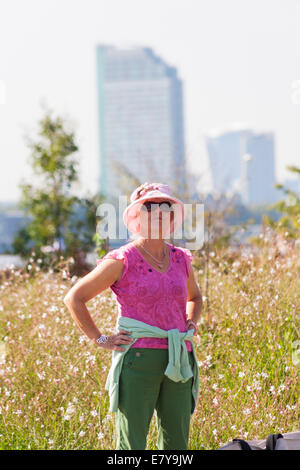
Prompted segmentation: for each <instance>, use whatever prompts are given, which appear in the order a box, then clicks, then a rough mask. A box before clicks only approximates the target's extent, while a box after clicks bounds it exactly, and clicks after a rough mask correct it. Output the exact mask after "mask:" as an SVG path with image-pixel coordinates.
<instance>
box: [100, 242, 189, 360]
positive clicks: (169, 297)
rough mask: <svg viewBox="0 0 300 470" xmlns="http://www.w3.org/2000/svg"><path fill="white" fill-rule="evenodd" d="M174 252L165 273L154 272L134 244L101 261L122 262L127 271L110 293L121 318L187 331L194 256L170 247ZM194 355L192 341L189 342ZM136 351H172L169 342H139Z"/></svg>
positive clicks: (141, 340)
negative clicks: (142, 349) (147, 349)
mask: <svg viewBox="0 0 300 470" xmlns="http://www.w3.org/2000/svg"><path fill="white" fill-rule="evenodd" d="M166 244H167V245H168V247H169V252H170V264H169V267H168V269H167V271H165V272H164V273H161V272H159V271H157V270H156V269H154V268H153V267H152V266H151V265H150V264H149V263H148V262H147V261H146V259H145V258H144V257H143V256H142V255H141V253H140V251H139V250H138V248H137V247H136V246H135V245H134V244H133V242H129V243H126V244H125V245H123V246H121V247H120V248H116V249H114V250H112V251H110V252H108V253H107V254H106V255H105V256H103V257H102V258H99V259H98V260H97V265H99V264H100V263H101V262H102V261H103V260H104V259H107V258H113V259H120V260H122V261H123V262H124V264H125V266H124V270H123V274H122V277H121V279H120V280H118V281H116V282H114V283H113V284H112V285H111V286H110V289H111V290H112V291H113V293H114V294H115V297H116V300H117V303H118V310H119V316H125V317H130V318H134V319H135V320H140V321H142V322H145V323H148V324H149V325H152V326H156V327H158V328H162V329H164V330H170V329H172V328H178V330H179V331H180V332H183V331H186V322H187V315H186V302H187V279H188V276H189V272H190V265H191V260H192V259H193V257H194V256H193V254H192V253H191V251H190V250H188V249H187V248H182V247H175V246H174V245H171V244H170V243H166ZM185 343H186V347H187V350H188V351H192V345H191V343H190V341H185ZM132 348H159V349H168V338H139V339H138V340H137V341H136V342H135V343H134V344H133V345H132Z"/></svg>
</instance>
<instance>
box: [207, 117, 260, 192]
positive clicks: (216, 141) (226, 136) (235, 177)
mask: <svg viewBox="0 0 300 470" xmlns="http://www.w3.org/2000/svg"><path fill="white" fill-rule="evenodd" d="M250 135H251V130H250V129H248V128H247V127H244V126H237V128H233V129H228V128H227V129H215V130H212V131H211V132H210V133H209V134H207V136H206V137H205V140H206V148H207V152H208V158H209V164H210V170H211V177H212V184H213V193H214V194H222V193H227V192H228V191H229V192H231V191H237V192H238V188H237V185H238V184H239V182H240V178H241V174H242V155H243V154H244V153H245V149H246V142H247V139H248V138H249V136H250Z"/></svg>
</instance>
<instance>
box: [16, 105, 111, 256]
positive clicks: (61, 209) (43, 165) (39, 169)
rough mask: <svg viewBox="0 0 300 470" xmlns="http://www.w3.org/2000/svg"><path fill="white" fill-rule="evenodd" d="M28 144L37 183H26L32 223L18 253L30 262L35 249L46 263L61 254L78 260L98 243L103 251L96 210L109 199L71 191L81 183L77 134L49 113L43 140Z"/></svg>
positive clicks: (19, 239)
mask: <svg viewBox="0 0 300 470" xmlns="http://www.w3.org/2000/svg"><path fill="white" fill-rule="evenodd" d="M28 146H29V148H30V150H31V153H30V160H29V163H30V164H31V166H32V170H33V175H34V178H35V180H36V181H35V184H29V183H26V182H22V183H21V184H20V186H21V190H22V197H21V201H20V204H19V207H20V208H21V209H23V210H24V212H25V220H26V224H25V225H24V227H23V228H22V229H21V230H20V231H19V232H18V233H17V235H16V237H15V239H14V242H13V250H14V253H18V254H20V255H21V256H23V257H24V258H25V259H26V258H28V257H29V256H31V253H32V251H34V252H35V253H36V254H37V255H38V256H40V257H41V258H42V259H43V260H45V259H47V258H48V259H51V260H52V261H53V257H56V259H59V258H60V256H61V255H64V256H65V257H67V256H71V257H73V258H74V259H76V258H77V257H78V256H79V254H81V255H82V253H85V252H87V251H88V250H90V249H92V248H94V246H95V241H96V242H97V246H98V249H99V247H100V248H101V240H98V239H97V237H96V235H95V228H96V208H97V205H98V204H100V203H101V201H102V199H103V198H102V197H101V196H100V195H95V196H92V197H89V198H82V199H80V198H78V197H77V196H76V195H74V194H72V193H71V191H72V187H73V185H74V183H77V182H78V174H77V165H78V161H77V158H76V153H77V151H78V146H77V144H76V142H75V137H74V132H73V131H70V130H67V124H66V122H65V121H64V120H63V119H62V118H60V117H52V115H51V111H49V110H46V113H45V115H44V117H43V118H42V119H41V120H40V121H39V127H38V137H37V139H36V140H31V139H30V138H29V139H28Z"/></svg>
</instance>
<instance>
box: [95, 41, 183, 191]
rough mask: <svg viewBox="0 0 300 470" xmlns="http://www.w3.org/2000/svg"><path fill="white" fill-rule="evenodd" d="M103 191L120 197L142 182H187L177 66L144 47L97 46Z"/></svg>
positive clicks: (176, 184) (174, 185)
mask: <svg viewBox="0 0 300 470" xmlns="http://www.w3.org/2000/svg"><path fill="white" fill-rule="evenodd" d="M97 87H98V112H99V142H100V182H99V190H100V192H101V193H102V194H104V195H106V196H107V197H109V196H113V197H116V196H118V195H119V194H120V191H121V187H120V180H121V179H122V178H123V176H124V175H126V173H127V172H128V174H130V175H132V176H133V177H134V178H135V179H136V180H138V181H139V182H144V181H161V182H163V183H165V184H169V185H170V186H171V187H172V188H174V190H177V189H178V190H179V192H180V188H182V187H183V185H184V183H185V150H184V123H183V89H182V82H181V80H180V79H179V78H178V77H177V72H176V69H175V68H174V67H170V66H169V65H167V64H166V63H165V62H164V61H163V60H162V59H161V58H159V57H157V56H156V55H155V54H154V52H153V51H152V49H150V48H142V47H129V48H117V47H114V46H110V45H105V46H103V45H100V46H98V47H97Z"/></svg>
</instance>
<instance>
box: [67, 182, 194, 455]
mask: <svg viewBox="0 0 300 470" xmlns="http://www.w3.org/2000/svg"><path fill="white" fill-rule="evenodd" d="M130 200H131V204H130V205H129V206H128V207H127V208H126V209H125V211H124V214H123V220H124V223H125V225H126V227H127V228H128V229H129V230H130V231H131V232H132V233H133V234H134V235H136V236H137V238H136V239H135V240H134V241H131V242H129V243H127V244H125V245H123V246H122V247H121V248H118V249H115V250H112V251H110V252H109V253H107V254H106V255H105V256H104V257H103V258H101V259H99V260H98V261H97V265H98V266H97V267H96V268H95V269H94V270H93V271H92V272H91V273H89V274H87V275H86V276H85V277H83V278H82V279H80V280H79V281H78V282H77V283H76V284H75V285H74V286H73V287H72V289H71V290H70V291H69V292H68V294H67V295H66V297H65V299H64V302H65V304H66V305H67V307H68V308H69V310H70V312H71V315H72V316H73V318H74V320H75V322H76V324H77V325H78V326H79V327H80V329H81V330H82V331H83V332H84V333H85V334H86V335H87V336H88V337H89V338H90V339H91V340H92V341H93V342H94V343H95V345H97V346H98V347H102V348H104V349H110V350H112V351H113V361H112V367H111V370H110V372H109V376H108V379H107V384H108V382H109V380H110V385H109V391H110V399H111V408H110V409H111V410H113V411H116V429H117V446H116V449H117V450H125V449H126V450H128V449H129V450H133V449H135V450H137V449H145V446H146V439H147V434H148V430H149V425H150V422H151V419H152V416H153V413H154V412H155V413H156V420H157V421H156V422H157V427H158V441H157V446H158V449H161V450H170V449H171V450H175V449H187V446H188V438H189V427H190V417H191V414H192V413H193V412H194V409H195V406H196V400H197V398H196V397H197V394H198V386H199V382H198V381H197V380H198V376H197V374H198V364H197V361H196V355H195V349H194V345H193V341H192V336H193V334H195V333H196V329H197V325H196V324H197V321H198V319H199V316H200V313H201V308H202V296H201V292H200V289H199V287H198V285H197V283H196V281H195V278H194V273H193V269H192V268H191V265H190V263H191V259H192V258H193V255H192V253H191V252H190V250H188V249H186V248H181V247H175V246H174V245H171V244H169V243H166V242H165V241H164V238H167V236H169V235H170V233H172V232H174V231H175V230H176V228H177V227H179V226H180V224H182V221H183V219H184V204H183V203H182V201H180V200H179V199H177V198H175V197H173V196H172V195H171V193H170V189H169V187H168V186H167V185H163V184H161V183H151V184H150V183H144V184H143V185H141V186H139V187H138V188H137V189H136V190H135V191H134V192H133V193H132V195H131V198H130ZM108 287H110V288H111V290H112V291H113V292H114V294H115V295H116V299H117V302H118V304H119V317H118V322H117V325H118V326H119V325H121V324H122V325H125V327H123V328H120V327H119V331H118V332H117V334H114V335H110V336H107V335H105V334H100V332H99V330H98V328H97V326H96V325H95V323H94V322H93V320H92V318H91V316H90V314H89V312H88V310H87V307H86V305H85V303H86V302H87V301H89V300H90V299H92V298H93V297H95V296H96V295H98V294H100V293H101V292H102V291H104V290H105V289H107V288H108ZM127 325H130V328H127V327H126V326H127ZM131 334H132V335H133V336H132V335H131ZM185 338H188V339H187V340H186V339H185ZM122 346H123V347H122ZM180 348H181V349H180ZM171 349H172V350H171ZM170 356H172V357H171V358H170ZM184 361H186V362H184ZM116 371H117V373H116ZM113 378H114V381H115V382H114V383H111V381H113ZM195 378H196V379H197V380H196V379H195ZM107 384H106V385H107Z"/></svg>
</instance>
